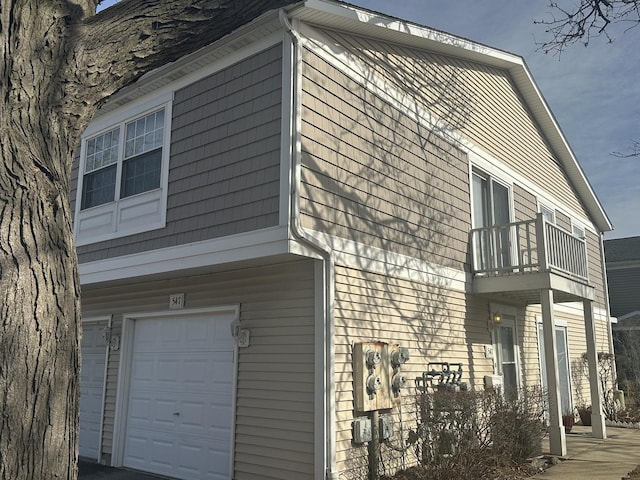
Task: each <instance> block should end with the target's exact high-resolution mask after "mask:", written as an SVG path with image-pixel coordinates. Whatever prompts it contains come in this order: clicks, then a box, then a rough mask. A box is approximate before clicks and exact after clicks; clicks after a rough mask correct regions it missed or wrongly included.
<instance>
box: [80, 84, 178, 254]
mask: <svg viewBox="0 0 640 480" xmlns="http://www.w3.org/2000/svg"><path fill="white" fill-rule="evenodd" d="M172 104H173V91H169V92H164V93H163V94H162V95H154V96H152V97H150V98H149V97H147V98H145V99H141V101H139V102H134V103H132V104H130V105H127V107H126V108H123V109H119V110H116V111H114V112H113V113H110V114H108V115H105V116H104V117H101V118H100V119H99V120H98V121H96V122H94V123H93V124H91V125H90V126H89V127H88V128H87V130H86V131H85V132H84V134H83V135H82V142H81V146H80V159H79V169H78V182H77V189H76V206H75V216H74V233H75V237H76V244H77V245H78V246H81V245H88V244H91V243H95V242H100V241H105V240H111V239H114V238H120V237H124V236H127V235H134V234H136V233H142V232H147V231H150V230H156V229H160V228H164V227H165V226H166V220H167V190H168V183H169V157H170V146H171V117H172ZM161 108H164V111H165V113H164V116H165V127H164V128H165V130H164V137H163V144H162V171H161V174H160V187H159V188H157V189H153V190H150V191H148V192H143V193H140V194H137V195H133V196H131V197H127V198H124V199H119V200H114V201H113V202H109V203H106V204H102V205H97V206H95V207H91V208H88V209H85V210H82V192H83V184H84V176H85V167H86V165H85V155H86V148H87V140H88V139H89V138H91V137H94V136H96V135H99V134H101V133H104V132H107V131H109V130H111V129H113V128H114V127H116V126H118V125H122V124H123V123H125V122H128V121H130V120H133V119H135V118H139V117H141V116H144V115H146V114H148V113H151V112H153V111H154V110H158V109H161ZM121 141H122V139H121ZM118 162H119V163H121V162H122V159H121V158H120V159H119V160H118ZM135 208H139V209H140V214H139V216H136V217H135V219H134V221H132V222H130V223H128V224H125V223H123V218H122V213H123V211H124V210H126V209H135ZM146 212H149V213H150V215H148V216H147V215H145V213H146ZM145 217H146V221H145ZM84 225H86V226H87V229H86V230H85V229H83V226H84ZM92 228H93V231H91V229H92Z"/></svg>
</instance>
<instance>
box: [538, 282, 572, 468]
mask: <svg viewBox="0 0 640 480" xmlns="http://www.w3.org/2000/svg"><path fill="white" fill-rule="evenodd" d="M540 303H541V307H542V331H543V332H544V335H543V337H544V338H543V341H544V353H545V358H544V361H545V365H546V370H547V388H548V392H547V393H548V396H549V449H550V453H551V454H552V455H559V456H564V455H566V454H567V440H566V437H565V433H564V426H563V425H562V414H563V412H561V408H562V403H561V400H560V382H559V379H558V355H557V348H556V328H555V320H554V315H553V290H551V289H548V288H545V289H542V290H540Z"/></svg>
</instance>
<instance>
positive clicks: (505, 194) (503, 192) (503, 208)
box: [491, 182, 510, 225]
mask: <svg viewBox="0 0 640 480" xmlns="http://www.w3.org/2000/svg"><path fill="white" fill-rule="evenodd" d="M491 185H492V187H493V198H492V200H493V224H494V225H506V224H507V223H509V221H510V220H509V217H510V214H509V210H510V209H509V189H508V188H507V187H503V186H502V185H500V184H499V183H496V182H491Z"/></svg>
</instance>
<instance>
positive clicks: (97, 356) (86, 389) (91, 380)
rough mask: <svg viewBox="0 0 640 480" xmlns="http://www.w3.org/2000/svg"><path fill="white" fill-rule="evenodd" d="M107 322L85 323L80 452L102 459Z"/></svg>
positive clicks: (83, 325) (81, 379)
mask: <svg viewBox="0 0 640 480" xmlns="http://www.w3.org/2000/svg"><path fill="white" fill-rule="evenodd" d="M106 326H107V323H106V322H95V323H88V322H85V323H83V324H82V345H81V347H80V348H81V353H82V370H81V373H80V431H79V435H80V436H79V439H78V443H79V449H80V456H82V457H87V458H92V459H96V460H97V459H98V448H99V445H100V425H101V421H102V403H103V394H104V373H105V369H104V367H105V361H106V353H107V346H106V344H105V341H104V336H103V334H102V333H103V329H104V328H105V327H106Z"/></svg>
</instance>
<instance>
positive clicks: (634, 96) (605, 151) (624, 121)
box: [104, 0, 640, 239]
mask: <svg viewBox="0 0 640 480" xmlns="http://www.w3.org/2000/svg"><path fill="white" fill-rule="evenodd" d="M111 3H113V0H109V1H108V2H105V3H104V5H106V4H111ZM349 3H352V4H354V5H358V6H361V7H364V8H367V9H370V10H375V11H378V12H381V13H385V14H388V15H392V16H394V17H399V18H402V19H405V20H409V21H411V22H415V23H418V24H421V25H425V26H428V27H433V28H436V29H439V30H444V31H446V32H449V33H452V34H454V35H459V36H462V37H465V38H468V39H470V40H473V41H477V42H480V43H483V44H486V45H489V46H492V47H496V48H499V49H501V50H506V51H508V52H511V53H515V54H518V55H521V56H522V57H524V58H525V61H526V62H527V65H528V66H529V69H530V70H531V72H532V74H533V77H534V79H535V81H536V83H537V84H538V87H539V88H540V90H541V91H542V94H543V95H544V97H545V99H546V101H547V103H548V104H549V106H550V108H551V110H552V112H553V113H554V115H555V117H556V119H557V120H558V123H559V124H560V126H561V128H562V130H563V132H564V135H565V137H566V138H567V140H568V142H569V144H570V145H571V147H572V149H573V151H574V153H575V155H576V157H577V158H578V161H579V162H580V164H581V166H582V168H583V170H584V171H585V173H586V175H587V177H588V179H589V181H590V182H591V185H592V187H593V188H594V190H595V192H596V194H597V195H598V198H599V199H600V202H601V203H602V204H603V206H604V209H605V210H606V212H607V214H608V215H609V218H610V219H611V221H612V223H613V225H614V228H615V230H614V231H613V232H609V233H607V234H606V235H605V239H610V238H620V237H630V236H638V235H640V157H629V158H619V157H616V156H614V155H612V153H613V152H620V151H621V152H627V151H630V148H631V141H632V140H634V139H635V140H639V141H640V81H638V79H639V78H640V48H638V47H637V45H638V44H639V43H640V42H639V41H640V28H636V29H635V30H630V31H628V32H626V33H624V34H623V33H622V30H621V29H618V31H616V32H614V42H613V43H611V44H609V43H607V42H606V41H605V40H604V39H594V40H592V42H591V43H590V45H589V47H587V48H585V47H584V46H582V45H574V46H572V47H570V48H568V49H567V50H566V51H565V52H564V53H563V54H562V56H561V57H560V58H558V57H557V56H551V55H545V54H544V53H542V52H539V51H537V49H538V45H537V43H540V42H542V41H544V40H545V39H547V37H546V34H545V32H544V27H543V26H542V25H535V24H534V23H533V21H534V19H544V18H547V19H548V18H549V12H550V9H549V7H548V6H547V4H548V2H547V1H546V0H538V1H525V0H515V1H514V0H491V1H486V0H484V1H479V0H396V1H390V0H350V1H349ZM571 3H574V2H573V1H572V0H571Z"/></svg>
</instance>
